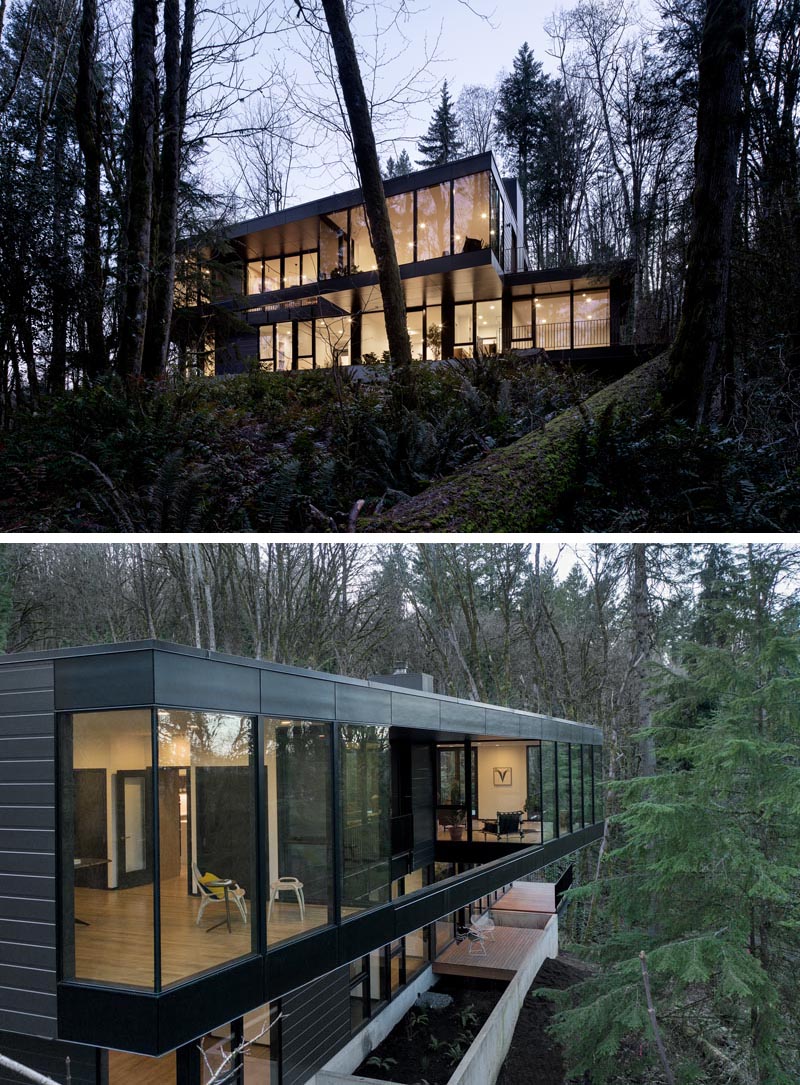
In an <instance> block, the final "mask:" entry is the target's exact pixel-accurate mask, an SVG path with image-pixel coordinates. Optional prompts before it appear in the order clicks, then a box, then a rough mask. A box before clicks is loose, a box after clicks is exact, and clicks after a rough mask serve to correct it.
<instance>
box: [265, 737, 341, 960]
mask: <svg viewBox="0 0 800 1085" xmlns="http://www.w3.org/2000/svg"><path fill="white" fill-rule="evenodd" d="M330 742H331V738H330V725H329V724H327V723H310V722H308V721H305V720H276V719H268V720H267V721H266V726H265V750H264V759H265V764H266V775H267V779H266V790H267V841H268V845H267V868H268V877H267V883H268V886H269V901H268V904H267V943H268V944H269V945H270V946H273V945H276V944H277V943H279V942H284V941H286V940H287V939H289V938H295V937H297V935H300V934H303V933H305V932H306V931H309V930H313V929H315V928H317V927H324V926H326V925H327V924H328V923H330V922H333V911H332V910H333V889H332V884H333V844H332V837H331V833H332V827H331V821H332V819H331V816H330V806H331V752H330ZM280 879H284V880H283V881H280ZM287 879H288V880H287Z"/></svg>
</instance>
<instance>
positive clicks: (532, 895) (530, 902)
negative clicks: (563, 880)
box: [492, 882, 556, 915]
mask: <svg viewBox="0 0 800 1085" xmlns="http://www.w3.org/2000/svg"><path fill="white" fill-rule="evenodd" d="M492 911H493V912H544V913H546V914H547V915H555V911H556V887H555V885H553V884H552V883H550V882H514V883H513V885H512V887H511V889H509V890H508V892H507V893H504V894H503V896H502V897H501V898H500V900H498V901H496V902H495V903H494V904H493V905H492Z"/></svg>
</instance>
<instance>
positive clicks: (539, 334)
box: [511, 317, 611, 350]
mask: <svg viewBox="0 0 800 1085" xmlns="http://www.w3.org/2000/svg"><path fill="white" fill-rule="evenodd" d="M610 345H611V320H610V318H608V317H605V318H603V319H600V320H575V321H572V322H571V323H570V321H569V320H563V321H555V322H553V323H548V324H545V323H541V324H537V325H536V326H535V327H533V326H532V325H530V324H525V325H521V326H520V327H516V328H512V329H511V346H512V347H517V348H518V349H521V348H525V347H533V346H537V347H542V348H543V349H544V350H571V349H575V350H580V349H581V348H583V347H608V346H610Z"/></svg>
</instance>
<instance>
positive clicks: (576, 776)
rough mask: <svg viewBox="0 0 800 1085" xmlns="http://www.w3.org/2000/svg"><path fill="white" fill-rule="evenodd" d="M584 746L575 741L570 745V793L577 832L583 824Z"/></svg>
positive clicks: (574, 827) (574, 826) (573, 822)
mask: <svg viewBox="0 0 800 1085" xmlns="http://www.w3.org/2000/svg"><path fill="white" fill-rule="evenodd" d="M582 751H583V747H582V746H580V745H579V744H578V743H576V742H573V743H572V744H571V745H570V794H571V796H572V830H573V832H576V831H577V830H578V829H580V828H582V826H583V760H582V758H581V753H582Z"/></svg>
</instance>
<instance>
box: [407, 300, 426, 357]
mask: <svg viewBox="0 0 800 1085" xmlns="http://www.w3.org/2000/svg"><path fill="white" fill-rule="evenodd" d="M406 326H407V327H408V338H409V340H410V341H411V357H412V358H422V356H423V351H424V349H425V344H424V343H423V340H422V310H421V309H416V310H413V311H410V312H407V313H406Z"/></svg>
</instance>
